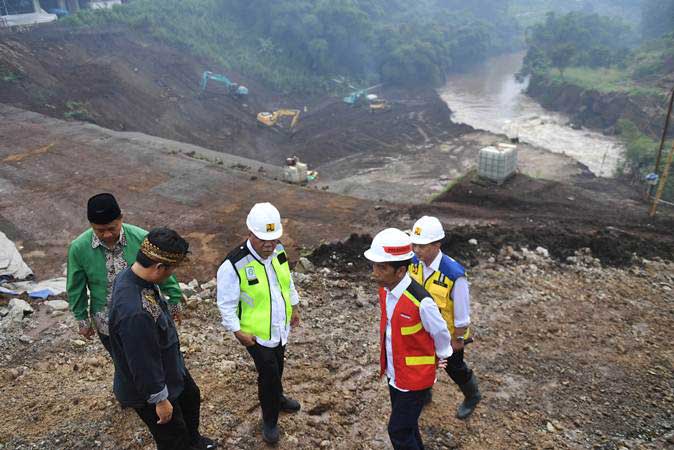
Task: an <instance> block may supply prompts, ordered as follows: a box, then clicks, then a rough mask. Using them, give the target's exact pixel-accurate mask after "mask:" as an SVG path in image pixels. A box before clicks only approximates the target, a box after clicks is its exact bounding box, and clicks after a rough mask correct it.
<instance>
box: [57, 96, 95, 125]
mask: <svg viewBox="0 0 674 450" xmlns="http://www.w3.org/2000/svg"><path fill="white" fill-rule="evenodd" d="M66 108H67V109H68V111H66V112H65V113H63V117H65V118H66V119H75V120H82V121H87V122H91V114H90V113H89V111H88V110H87V108H86V106H85V105H84V103H81V102H75V101H72V100H69V101H67V102H66Z"/></svg>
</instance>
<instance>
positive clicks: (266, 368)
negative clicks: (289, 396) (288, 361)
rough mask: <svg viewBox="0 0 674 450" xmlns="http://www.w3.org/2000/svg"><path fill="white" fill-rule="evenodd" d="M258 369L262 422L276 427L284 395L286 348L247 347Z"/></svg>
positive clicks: (258, 345) (280, 346)
mask: <svg viewBox="0 0 674 450" xmlns="http://www.w3.org/2000/svg"><path fill="white" fill-rule="evenodd" d="M246 348H247V350H248V353H250V356H252V357H253V361H254V362H255V369H257V395H258V398H259V399H260V406H261V407H262V420H264V423H265V424H266V425H267V426H276V424H277V423H278V415H279V411H281V396H282V395H283V384H282V381H281V378H282V377H283V358H284V355H285V346H283V345H281V344H279V345H278V346H277V347H275V348H269V347H265V346H262V345H260V344H255V345H253V346H251V347H246Z"/></svg>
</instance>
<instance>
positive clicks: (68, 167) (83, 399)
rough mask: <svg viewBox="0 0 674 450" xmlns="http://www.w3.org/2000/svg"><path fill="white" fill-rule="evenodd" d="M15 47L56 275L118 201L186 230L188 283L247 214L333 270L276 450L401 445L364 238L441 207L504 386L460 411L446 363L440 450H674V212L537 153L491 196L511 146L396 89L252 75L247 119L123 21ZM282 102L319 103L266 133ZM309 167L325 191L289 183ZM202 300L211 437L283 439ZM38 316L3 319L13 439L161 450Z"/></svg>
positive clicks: (207, 274) (479, 340)
mask: <svg viewBox="0 0 674 450" xmlns="http://www.w3.org/2000/svg"><path fill="white" fill-rule="evenodd" d="M2 37H3V39H2V41H0V64H1V65H2V69H3V70H4V71H5V73H8V72H7V71H9V72H11V73H16V74H17V77H18V78H17V79H12V80H9V81H8V79H9V78H11V77H6V78H5V79H2V81H0V103H4V104H3V105H0V137H1V139H0V193H1V194H2V195H1V196H0V229H1V230H2V231H4V232H5V233H6V234H8V236H9V237H10V238H11V239H13V240H14V241H15V242H16V243H17V244H18V246H19V247H20V248H21V252H22V254H23V256H24V258H25V259H26V261H27V262H28V263H29V265H30V266H31V267H32V268H33V270H34V271H35V273H36V276H37V278H38V279H46V278H50V277H55V276H61V275H62V274H63V271H64V263H65V253H66V248H67V245H68V243H69V242H70V241H71V240H72V239H73V238H74V237H75V236H76V235H78V234H79V233H80V232H81V231H83V230H84V229H85V228H86V226H87V223H86V217H85V214H84V205H85V203H86V199H87V198H88V197H89V196H90V195H92V194H94V193H96V192H101V191H111V192H114V193H115V195H116V196H117V197H118V199H119V200H120V203H121V206H122V209H123V211H124V214H125V220H127V221H128V222H129V223H134V224H138V225H141V226H144V227H146V228H150V227H153V226H157V225H166V226H170V227H174V228H176V229H177V230H179V231H180V232H181V233H182V234H183V235H184V236H185V237H186V238H187V239H188V240H189V241H190V244H191V249H192V251H193V257H192V262H191V263H190V265H189V266H187V267H185V268H183V269H182V272H181V273H180V274H179V275H180V278H181V280H182V281H188V280H191V279H192V278H196V279H198V280H199V281H200V282H202V283H204V282H206V281H208V280H210V279H212V278H213V276H214V273H215V270H216V268H217V266H218V265H219V263H220V262H221V260H222V259H223V258H224V256H225V255H226V254H227V252H228V250H229V249H231V248H232V247H233V246H234V245H236V244H237V243H239V242H241V241H242V240H243V239H245V236H246V230H245V228H244V223H245V216H246V214H247V212H248V210H249V208H250V206H251V205H252V204H254V203H255V202H258V201H272V202H273V203H274V204H275V205H276V206H278V207H279V209H280V210H281V212H282V215H283V217H284V230H285V234H284V244H285V245H286V247H287V248H288V249H289V253H290V256H291V260H292V262H293V264H294V263H295V261H297V258H298V257H299V256H300V255H308V256H309V257H310V259H311V260H312V261H313V262H314V264H315V265H316V266H317V269H316V271H314V272H312V273H311V274H298V275H297V284H298V286H299V289H300V294H301V297H302V299H303V306H302V316H303V320H304V323H303V324H302V326H301V327H300V328H298V329H297V330H295V332H294V333H293V337H292V339H291V343H290V345H289V347H288V360H287V372H286V376H285V377H286V384H285V386H286V390H287V392H288V393H289V394H291V395H293V396H295V397H297V398H298V399H299V400H300V401H302V403H303V409H302V411H301V412H300V413H299V414H297V415H288V416H283V417H282V419H281V427H282V431H283V436H282V443H281V444H280V446H279V447H280V448H287V449H293V448H307V449H310V448H311V449H313V448H339V449H368V448H372V449H376V448H390V444H389V443H388V438H387V435H386V419H387V417H388V413H389V400H388V393H387V391H386V386H385V383H384V382H382V381H378V380H377V379H376V372H377V367H376V366H377V360H378V353H377V352H378V348H377V346H378V343H377V329H378V306H377V305H376V303H375V302H376V296H375V292H376V288H375V286H374V285H373V283H372V282H371V281H370V279H369V276H368V274H369V272H368V270H369V268H368V266H367V264H365V262H364V260H363V258H362V256H361V255H362V251H363V250H364V248H365V247H366V246H367V245H368V244H369V237H367V235H368V234H369V235H372V234H374V233H375V232H377V231H378V230H380V229H382V228H384V227H387V226H397V227H401V228H409V227H411V225H412V223H413V222H414V220H415V219H416V218H417V217H419V216H421V215H424V214H433V215H436V216H438V217H440V218H441V220H442V221H443V223H444V224H445V226H446V227H447V229H448V239H447V243H446V245H445V250H446V251H447V252H448V253H449V254H450V255H453V256H455V257H456V258H457V259H458V260H459V261H461V262H462V263H464V264H465V265H466V266H467V267H468V268H469V274H470V280H471V283H472V284H471V289H472V293H473V311H472V320H473V323H474V326H475V329H476V342H475V343H474V344H471V346H470V348H469V350H468V352H467V354H468V360H469V361H470V364H471V365H472V366H473V367H474V368H475V370H476V373H477V375H478V377H479V379H480V381H481V387H482V389H483V391H484V394H485V395H484V396H485V399H484V401H483V402H482V403H481V404H480V406H479V407H478V410H477V411H476V413H475V414H474V416H473V417H472V418H471V419H469V420H468V421H466V422H461V421H458V420H457V419H455V418H454V410H455V407H456V405H457V403H458V402H459V401H460V395H459V393H458V391H457V389H456V388H455V387H454V386H452V385H451V384H450V383H449V380H448V378H447V377H446V376H445V375H444V374H439V375H440V376H439V383H438V385H437V386H436V388H435V393H434V401H433V404H432V405H430V407H428V408H427V409H426V410H425V411H424V414H423V416H422V422H421V423H422V428H423V432H422V434H423V436H424V439H425V442H426V443H427V444H428V445H427V447H428V448H430V449H443V448H464V449H501V448H503V449H505V448H531V449H539V448H551V449H552V448H555V449H556V448H601V449H619V448H621V447H625V448H630V449H631V448H634V449H638V448H643V449H659V448H665V447H667V446H671V445H673V441H674V436H673V435H672V433H674V396H673V393H674V375H673V374H674V352H673V351H672V346H671V344H670V343H671V342H672V340H673V338H674V335H672V326H673V325H674V308H673V307H672V303H673V301H674V297H673V296H672V288H674V272H673V270H672V269H673V266H672V263H671V261H672V259H673V258H674V236H673V235H672V229H674V218H673V216H672V214H671V212H670V211H668V210H666V209H662V210H661V211H660V212H659V214H658V216H657V217H656V218H655V219H650V218H648V215H647V205H645V204H644V203H643V202H642V201H641V199H640V195H639V193H638V192H635V191H634V189H633V188H632V187H630V186H629V185H628V184H627V183H626V182H625V181H624V180H613V179H597V178H594V177H593V176H592V175H591V174H589V173H588V172H587V170H586V169H585V168H583V167H582V165H580V164H578V163H575V162H574V161H572V160H570V159H568V158H566V157H563V156H559V155H553V154H551V153H548V152H546V151H544V150H542V149H535V148H532V147H529V146H522V150H521V153H520V154H521V161H520V162H521V165H520V169H521V173H519V174H518V175H516V176H515V177H514V178H512V179H511V180H509V181H507V182H506V183H504V184H503V185H501V186H496V185H492V184H489V183H486V182H484V181H483V180H481V179H479V178H478V177H476V176H475V174H474V172H472V171H471V170H470V168H471V167H472V165H474V161H475V157H476V155H477V151H478V150H479V148H480V147H481V146H482V145H485V144H489V143H493V142H495V141H498V140H499V139H502V137H499V136H496V135H491V134H489V133H485V132H481V131H479V130H473V129H470V128H469V127H465V126H460V125H456V124H453V123H452V122H451V121H450V111H449V110H448V109H447V107H446V105H445V104H444V103H443V102H442V101H441V100H440V99H439V97H438V96H437V95H436V94H435V93H434V92H433V91H432V90H413V91H407V90H403V89H388V90H385V91H384V92H382V95H385V96H386V97H387V98H389V99H390V100H392V101H393V110H392V111H390V112H383V113H381V114H370V113H369V112H367V111H366V110H364V109H352V108H350V107H348V106H347V105H345V104H343V103H342V102H341V101H340V100H339V98H338V97H330V98H324V99H302V98H299V97H295V98H288V97H283V96H279V95H275V94H274V93H271V92H270V91H268V90H266V89H265V88H264V86H262V85H258V84H256V83H254V82H253V81H249V80H247V79H244V81H245V83H244V84H246V85H247V86H248V87H249V89H251V96H250V98H249V99H248V100H246V106H244V105H243V104H241V103H239V102H237V101H235V100H233V99H231V98H229V97H226V96H224V95H212V96H207V97H205V98H199V97H198V81H199V77H200V74H201V71H203V70H204V69H205V68H211V69H212V70H214V71H216V72H217V71H218V68H217V67H213V65H212V64H211V63H209V62H208V61H205V60H203V59H199V58H195V57H192V56H190V55H187V54H186V53H185V52H184V51H178V50H175V49H171V48H168V47H166V46H163V45H161V44H159V43H157V42H154V41H152V40H151V39H149V38H147V37H144V36H139V35H136V34H133V33H131V32H128V30H108V31H103V32H101V31H86V32H81V31H80V32H67V33H62V32H60V31H59V30H58V28H53V27H46V28H43V29H38V30H37V31H35V32H31V33H28V34H25V33H24V34H21V35H16V36H13V35H7V36H5V35H3V36H2ZM229 75H231V76H232V78H234V79H235V80H237V81H238V80H240V78H239V74H231V73H229ZM73 102H75V103H73ZM280 106H284V107H296V108H300V109H302V110H304V106H307V113H306V114H304V113H303V118H302V120H301V122H300V125H299V127H298V129H297V130H296V132H295V133H294V134H290V133H287V132H286V131H283V130H282V129H279V130H271V129H266V128H260V127H258V125H257V124H256V121H255V114H256V113H257V112H258V111H261V110H270V109H273V108H275V107H280ZM68 117H70V120H64V119H65V118H68ZM75 117H76V118H79V119H80V120H73V118H75ZM82 119H86V120H85V121H82ZM91 122H95V124H92V123H91ZM291 154H297V155H298V156H300V158H302V159H303V160H306V161H308V162H309V163H310V165H311V166H312V168H317V169H318V170H319V172H320V173H321V175H320V178H319V181H318V182H316V183H315V184H312V185H309V186H308V187H300V186H294V185H289V184H287V183H282V182H280V181H277V180H274V178H278V177H277V176H276V174H277V173H278V172H277V171H278V170H279V169H278V168H277V167H276V166H279V165H280V164H282V162H283V160H284V158H285V157H287V156H289V155H291ZM412 162H414V163H415V165H414V166H412V165H411V164H410V163H412ZM450 184H451V189H447V187H448V185H450ZM429 190H430V191H431V192H432V194H431V195H429ZM340 192H341V193H345V194H350V196H347V195H342V194H340ZM431 198H432V199H433V202H431V203H429V202H428V200H430V199H431ZM354 233H358V234H360V235H359V236H353V237H351V238H350V239H349V240H346V241H345V239H346V238H347V237H348V236H349V235H351V234H354ZM471 240H474V241H471ZM539 246H540V247H544V248H545V250H547V253H548V254H549V257H548V256H545V253H546V252H545V251H543V250H542V249H541V250H539V252H538V253H537V252H536V251H535V249H536V248H537V247H539ZM522 247H526V248H528V249H529V250H531V251H526V250H522ZM8 300H9V298H4V297H3V298H0V307H2V306H5V305H6V303H7V302H8ZM188 306H189V308H188V316H187V317H186V320H185V322H184V323H183V325H182V326H181V327H180V333H181V339H182V347H183V350H184V351H185V355H186V360H187V365H188V367H189V368H190V369H191V371H192V374H193V375H194V377H195V379H196V380H197V382H198V384H199V385H200V387H201V389H202V397H203V407H202V424H203V425H202V426H203V432H204V433H205V434H207V435H209V436H211V437H214V438H216V439H217V440H218V441H219V442H220V443H222V444H223V446H224V448H244V449H255V448H264V445H263V443H262V442H261V440H260V436H259V433H258V426H259V410H258V406H257V400H256V395H255V393H256V386H255V379H254V369H253V366H252V363H251V362H250V361H249V358H248V356H247V355H246V353H245V351H244V350H243V349H242V348H241V347H239V346H238V345H237V344H236V343H235V341H234V340H233V339H232V338H231V336H229V335H228V334H227V333H226V332H225V331H224V329H222V328H221V326H220V325H219V320H218V314H217V309H216V307H215V305H214V302H213V292H212V288H207V289H197V292H196V293H192V294H191V297H190V300H189V301H188ZM33 307H34V309H35V310H36V311H35V313H33V315H31V316H28V317H26V318H25V319H24V320H23V322H22V323H21V324H19V326H18V327H17V326H14V327H11V326H4V325H3V324H4V319H3V320H2V321H0V325H3V326H2V330H1V331H0V352H1V354H2V357H1V358H0V377H1V378H2V384H1V387H0V404H2V405H4V408H3V421H2V424H1V425H0V448H2V449H3V450H4V449H10V448H11V449H14V448H17V449H18V448H23V449H28V448H39V449H54V448H63V449H90V448H96V447H98V448H109V449H120V448H121V449H127V448H128V449H140V448H148V449H149V448H152V441H151V437H150V435H149V433H147V432H146V430H145V428H144V426H143V425H142V423H141V422H140V420H139V419H137V418H136V417H135V415H134V414H133V412H130V411H124V410H121V409H120V408H119V407H118V406H117V404H116V402H115V401H114V397H113V396H112V392H111V380H112V370H113V369H112V365H111V362H110V360H109V358H108V357H107V355H106V354H105V352H104V350H103V349H102V347H101V346H100V344H98V343H96V342H95V341H94V342H92V343H83V342H82V341H80V340H79V339H78V335H77V334H76V327H75V324H74V321H73V320H72V318H71V317H70V316H69V314H68V313H62V314H60V313H58V312H56V313H54V312H50V311H49V308H48V307H46V306H45V305H43V304H41V303H40V302H34V303H33Z"/></svg>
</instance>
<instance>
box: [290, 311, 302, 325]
mask: <svg viewBox="0 0 674 450" xmlns="http://www.w3.org/2000/svg"><path fill="white" fill-rule="evenodd" d="M290 326H291V327H293V328H296V327H299V326H300V312H299V309H298V308H294V309H293V314H292V316H290Z"/></svg>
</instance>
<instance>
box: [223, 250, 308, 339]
mask: <svg viewBox="0 0 674 450" xmlns="http://www.w3.org/2000/svg"><path fill="white" fill-rule="evenodd" d="M246 246H247V247H248V250H249V251H250V253H251V255H253V257H254V258H255V259H257V260H258V261H259V262H260V263H262V265H264V270H265V272H266V273H267V278H268V279H269V288H270V292H271V301H272V307H271V311H272V316H271V339H269V340H264V339H262V338H260V337H259V336H255V340H256V341H257V343H258V344H260V345H262V346H265V347H270V348H274V347H277V346H278V345H279V343H281V345H286V343H287V342H288V334H289V333H290V325H286V307H285V301H284V300H283V294H281V287H280V286H279V282H278V279H277V278H276V271H274V267H273V266H272V259H273V257H274V255H275V253H274V254H272V255H270V256H269V257H268V258H267V259H264V260H263V259H262V258H261V257H260V255H258V254H257V252H256V251H255V249H253V246H252V245H251V243H250V241H246ZM240 295H241V285H240V284H239V276H238V275H237V273H236V270H235V269H234V266H233V265H232V262H231V261H229V260H226V261H225V262H224V263H223V264H222V265H221V266H220V268H219V269H218V275H217V295H216V297H217V301H218V308H219V309H220V315H221V316H222V325H223V326H224V327H225V329H226V330H227V331H231V332H233V333H235V332H237V331H239V330H240V329H241V323H240V322H239V317H238V315H237V309H238V307H239V301H240ZM299 302H300V299H299V296H298V295H297V290H296V289H295V283H294V282H293V279H292V276H291V277H290V304H291V305H293V306H295V305H297V304H298V303H299Z"/></svg>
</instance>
